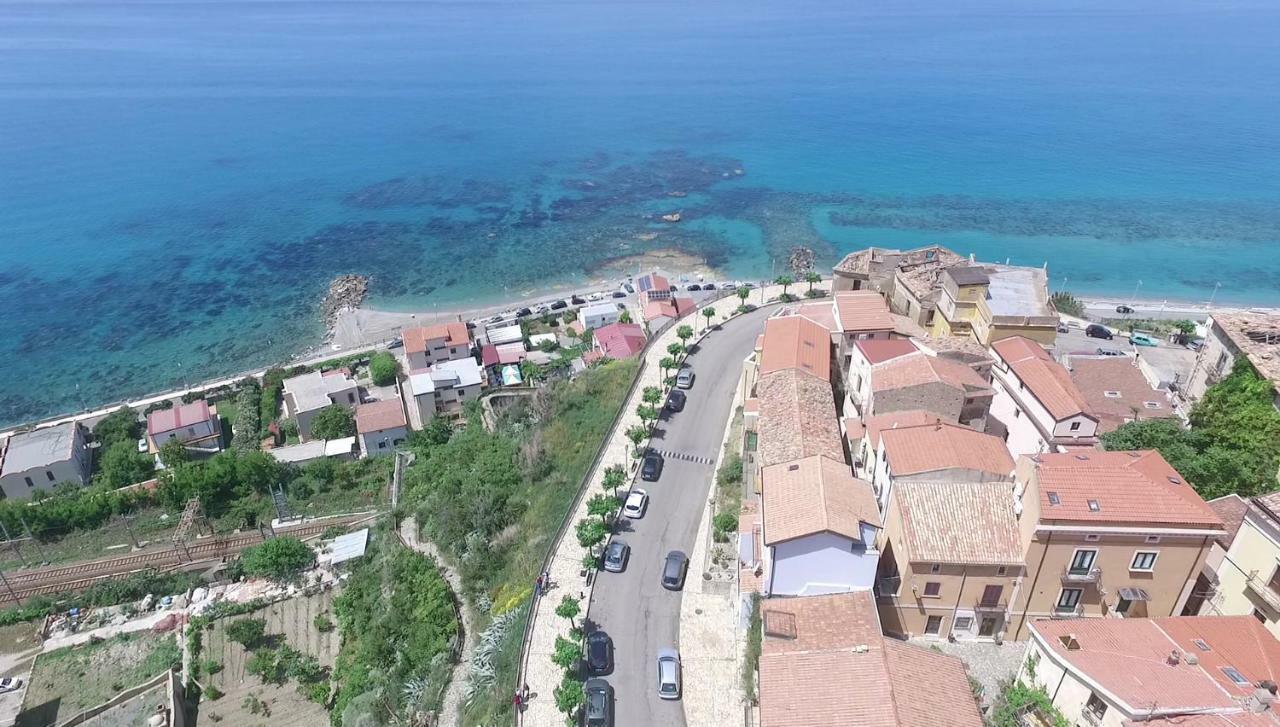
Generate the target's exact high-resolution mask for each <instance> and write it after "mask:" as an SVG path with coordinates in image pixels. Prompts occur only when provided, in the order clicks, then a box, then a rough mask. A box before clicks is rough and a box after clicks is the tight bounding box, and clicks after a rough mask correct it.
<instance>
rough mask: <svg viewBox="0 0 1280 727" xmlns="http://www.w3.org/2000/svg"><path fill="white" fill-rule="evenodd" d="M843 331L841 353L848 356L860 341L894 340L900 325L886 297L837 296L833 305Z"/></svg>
mask: <svg viewBox="0 0 1280 727" xmlns="http://www.w3.org/2000/svg"><path fill="white" fill-rule="evenodd" d="M831 307H832V311H833V312H834V314H835V321H836V325H837V326H839V331H840V353H841V355H842V356H847V355H848V353H849V349H850V348H851V347H852V346H853V344H854V343H855V342H856V341H873V340H884V339H887V338H892V337H893V334H894V329H895V328H896V326H897V322H896V321H895V320H894V317H893V314H892V313H891V312H890V311H889V305H888V304H887V303H885V301H884V297H883V296H881V295H880V294H879V293H876V292H874V291H870V290H854V291H845V292H843V293H836V294H835V297H834V300H833V301H832V303H831Z"/></svg>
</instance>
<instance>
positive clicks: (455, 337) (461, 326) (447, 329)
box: [402, 321, 471, 353]
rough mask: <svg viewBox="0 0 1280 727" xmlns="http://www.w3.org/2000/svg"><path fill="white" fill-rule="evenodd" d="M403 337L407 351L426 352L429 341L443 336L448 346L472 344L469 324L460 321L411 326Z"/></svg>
mask: <svg viewBox="0 0 1280 727" xmlns="http://www.w3.org/2000/svg"><path fill="white" fill-rule="evenodd" d="M402 338H403V339H404V350H405V352H406V353H424V352H426V350H427V343H428V342H430V341H434V340H436V339H441V338H443V339H444V345H446V346H470V345H471V334H470V332H468V331H467V324H465V323H460V322H458V321H453V322H451V323H437V324H435V325H432V326H423V327H421V328H410V329H408V330H406V331H405V332H404V335H403V336H402Z"/></svg>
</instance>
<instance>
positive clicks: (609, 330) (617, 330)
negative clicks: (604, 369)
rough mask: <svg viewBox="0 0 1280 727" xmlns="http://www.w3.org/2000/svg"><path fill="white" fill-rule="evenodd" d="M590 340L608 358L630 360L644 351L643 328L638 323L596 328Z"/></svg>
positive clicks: (612, 324) (611, 324) (613, 324)
mask: <svg viewBox="0 0 1280 727" xmlns="http://www.w3.org/2000/svg"><path fill="white" fill-rule="evenodd" d="M592 340H593V341H595V344H596V347H597V348H599V349H603V353H604V355H606V356H608V357H610V358H616V359H624V358H631V357H632V356H634V355H636V354H637V353H639V352H640V351H641V350H643V349H644V342H645V337H644V328H642V327H641V326H640V324H639V323H610V324H609V325H607V326H601V327H599V328H597V329H596V331H595V337H594V338H593V339H592Z"/></svg>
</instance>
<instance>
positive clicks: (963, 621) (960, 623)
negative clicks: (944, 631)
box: [951, 616, 973, 631]
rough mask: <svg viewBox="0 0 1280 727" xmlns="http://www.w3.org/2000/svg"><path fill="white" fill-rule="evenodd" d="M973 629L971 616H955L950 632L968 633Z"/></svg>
mask: <svg viewBox="0 0 1280 727" xmlns="http://www.w3.org/2000/svg"><path fill="white" fill-rule="evenodd" d="M971 628H973V617H972V616H956V622H955V623H954V624H952V625H951V630H952V631H968V630H969V629H971Z"/></svg>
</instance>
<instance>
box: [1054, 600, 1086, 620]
mask: <svg viewBox="0 0 1280 727" xmlns="http://www.w3.org/2000/svg"><path fill="white" fill-rule="evenodd" d="M1083 614H1084V604H1083V603H1077V604H1076V605H1075V607H1074V608H1062V607H1060V606H1057V607H1054V609H1053V615H1052V616H1051V617H1050V618H1054V619H1066V618H1080V616H1081V615H1083Z"/></svg>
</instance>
